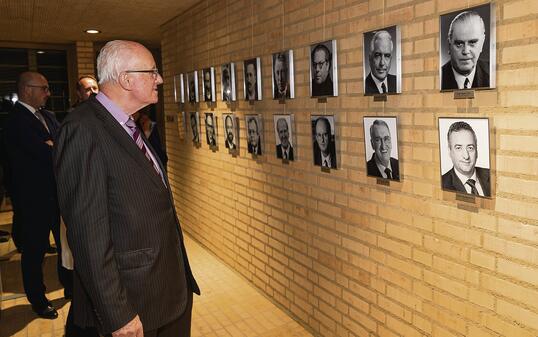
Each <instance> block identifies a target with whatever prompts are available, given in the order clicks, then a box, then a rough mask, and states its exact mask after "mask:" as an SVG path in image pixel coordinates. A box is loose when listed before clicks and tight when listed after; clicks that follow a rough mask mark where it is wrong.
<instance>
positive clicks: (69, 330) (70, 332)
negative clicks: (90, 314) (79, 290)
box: [64, 300, 99, 337]
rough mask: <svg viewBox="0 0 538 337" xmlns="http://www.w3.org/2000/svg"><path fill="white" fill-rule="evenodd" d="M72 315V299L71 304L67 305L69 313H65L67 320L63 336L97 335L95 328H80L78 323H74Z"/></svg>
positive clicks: (83, 336) (89, 336) (81, 336)
mask: <svg viewBox="0 0 538 337" xmlns="http://www.w3.org/2000/svg"><path fill="white" fill-rule="evenodd" d="M73 315H74V314H73V300H71V306H70V307H69V313H68V314H67V320H66V322H65V336H64V337H99V333H98V332H97V329H96V328H93V327H87V328H81V327H79V326H78V325H75V322H74V318H73Z"/></svg>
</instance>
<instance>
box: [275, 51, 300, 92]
mask: <svg viewBox="0 0 538 337" xmlns="http://www.w3.org/2000/svg"><path fill="white" fill-rule="evenodd" d="M272 73H273V99H278V100H285V99H290V98H295V90H294V78H293V50H291V49H290V50H287V51H283V52H279V53H275V54H273V67H272Z"/></svg>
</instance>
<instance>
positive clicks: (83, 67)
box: [76, 41, 95, 80]
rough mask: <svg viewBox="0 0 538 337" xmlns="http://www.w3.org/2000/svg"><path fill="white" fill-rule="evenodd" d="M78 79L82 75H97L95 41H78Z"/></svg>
mask: <svg viewBox="0 0 538 337" xmlns="http://www.w3.org/2000/svg"><path fill="white" fill-rule="evenodd" d="M76 57H77V80H78V78H79V77H80V76H82V75H95V63H94V62H95V56H94V52H93V42H88V41H77V42H76Z"/></svg>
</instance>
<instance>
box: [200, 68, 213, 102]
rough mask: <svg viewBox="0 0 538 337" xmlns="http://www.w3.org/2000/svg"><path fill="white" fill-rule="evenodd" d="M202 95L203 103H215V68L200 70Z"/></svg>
mask: <svg viewBox="0 0 538 337" xmlns="http://www.w3.org/2000/svg"><path fill="white" fill-rule="evenodd" d="M202 80H203V81H202V83H203V85H202V95H203V96H204V102H215V99H216V97H215V68H214V67H209V68H204V69H203V70H202Z"/></svg>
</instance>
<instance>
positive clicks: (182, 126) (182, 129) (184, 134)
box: [177, 111, 189, 141]
mask: <svg viewBox="0 0 538 337" xmlns="http://www.w3.org/2000/svg"><path fill="white" fill-rule="evenodd" d="M177 128H178V130H177V131H178V134H179V139H181V140H183V141H185V140H186V139H188V134H189V133H188V130H187V114H186V113H185V111H181V121H180V120H178V124H177Z"/></svg>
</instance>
